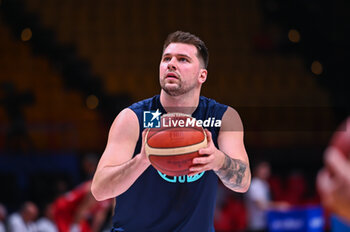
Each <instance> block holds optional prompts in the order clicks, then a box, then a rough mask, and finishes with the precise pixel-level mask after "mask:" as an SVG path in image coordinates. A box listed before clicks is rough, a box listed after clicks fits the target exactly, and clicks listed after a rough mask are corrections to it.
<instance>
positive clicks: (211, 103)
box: [199, 96, 227, 108]
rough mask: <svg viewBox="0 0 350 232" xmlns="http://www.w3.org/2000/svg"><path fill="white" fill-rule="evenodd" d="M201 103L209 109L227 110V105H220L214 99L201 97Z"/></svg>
mask: <svg viewBox="0 0 350 232" xmlns="http://www.w3.org/2000/svg"><path fill="white" fill-rule="evenodd" d="M199 101H200V102H202V103H204V104H206V105H208V106H209V107H210V106H211V107H222V108H227V105H225V104H222V103H219V102H217V101H216V100H214V99H212V98H208V97H205V96H200V97H199Z"/></svg>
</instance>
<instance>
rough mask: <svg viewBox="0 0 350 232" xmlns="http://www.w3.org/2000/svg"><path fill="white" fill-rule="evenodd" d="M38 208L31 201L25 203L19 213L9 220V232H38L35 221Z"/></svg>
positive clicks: (12, 215)
mask: <svg viewBox="0 0 350 232" xmlns="http://www.w3.org/2000/svg"><path fill="white" fill-rule="evenodd" d="M38 213H39V212H38V207H37V206H36V204H34V203H33V202H31V201H27V202H25V203H24V204H23V205H22V207H21V209H20V210H19V212H15V213H13V214H11V215H10V217H9V219H8V231H9V232H36V231H37V228H36V225H35V220H36V218H37V216H38Z"/></svg>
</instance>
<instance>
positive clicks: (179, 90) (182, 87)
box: [160, 78, 195, 97]
mask: <svg viewBox="0 0 350 232" xmlns="http://www.w3.org/2000/svg"><path fill="white" fill-rule="evenodd" d="M170 83H171V85H169V82H168V81H167V80H166V79H165V78H164V79H161V81H160V86H161V88H162V89H163V90H164V91H165V92H166V93H167V94H168V95H170V96H174V97H175V96H180V95H183V94H185V93H187V92H189V91H190V90H192V89H194V88H195V83H193V84H191V85H189V84H186V83H184V82H182V81H181V80H180V79H178V80H177V83H175V82H170Z"/></svg>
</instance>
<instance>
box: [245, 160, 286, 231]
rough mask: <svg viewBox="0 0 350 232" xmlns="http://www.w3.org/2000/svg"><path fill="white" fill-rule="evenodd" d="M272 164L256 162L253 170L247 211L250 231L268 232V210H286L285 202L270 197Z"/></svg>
mask: <svg viewBox="0 0 350 232" xmlns="http://www.w3.org/2000/svg"><path fill="white" fill-rule="evenodd" d="M270 174H271V169H270V164H269V163H268V162H266V161H259V162H256V165H255V166H254V168H253V178H252V182H251V185H250V189H249V190H248V192H247V194H246V209H247V214H248V229H249V231H254V232H258V231H259V232H262V231H267V218H266V211H267V210H268V209H272V208H274V209H286V208H287V207H288V204H287V203H285V202H273V201H272V200H271V196H270V186H269V183H268V178H269V177H270Z"/></svg>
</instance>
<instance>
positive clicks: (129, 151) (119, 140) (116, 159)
mask: <svg viewBox="0 0 350 232" xmlns="http://www.w3.org/2000/svg"><path fill="white" fill-rule="evenodd" d="M139 130H140V128H139V123H138V119H137V116H136V114H135V113H134V112H133V111H132V110H130V109H124V110H123V111H122V112H120V113H119V115H118V116H117V117H116V119H115V120H114V122H113V124H112V126H111V129H110V131H109V135H108V141H107V145H106V148H105V150H104V152H103V155H102V157H101V159H100V162H99V164H98V167H97V169H100V168H102V167H105V166H113V165H120V164H122V163H125V162H127V161H128V160H130V159H131V158H132V156H133V153H134V150H135V145H136V143H137V140H138V139H139Z"/></svg>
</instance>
